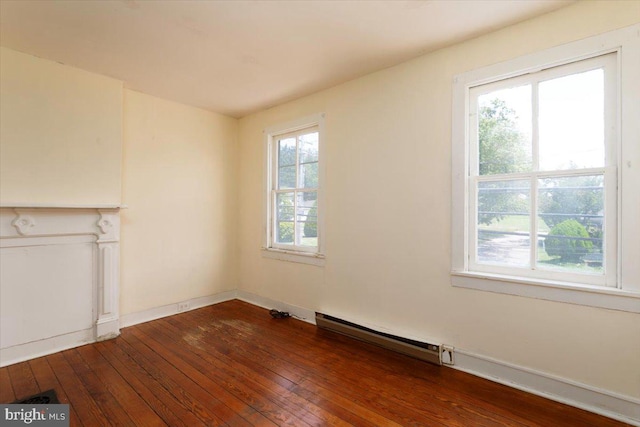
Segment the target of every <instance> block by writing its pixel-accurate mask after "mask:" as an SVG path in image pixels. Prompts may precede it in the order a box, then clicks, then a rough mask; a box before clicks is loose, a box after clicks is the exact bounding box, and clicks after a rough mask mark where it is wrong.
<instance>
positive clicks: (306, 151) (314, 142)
mask: <svg viewBox="0 0 640 427" xmlns="http://www.w3.org/2000/svg"><path fill="white" fill-rule="evenodd" d="M299 144H300V145H299V148H298V149H299V155H300V163H307V162H317V161H318V132H313V133H307V134H304V135H300V138H299Z"/></svg>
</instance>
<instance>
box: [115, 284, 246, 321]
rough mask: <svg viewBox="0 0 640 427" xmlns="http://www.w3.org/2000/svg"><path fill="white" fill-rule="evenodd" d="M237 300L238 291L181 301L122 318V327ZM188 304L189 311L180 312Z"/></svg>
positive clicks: (122, 316)
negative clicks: (179, 306) (179, 305)
mask: <svg viewBox="0 0 640 427" xmlns="http://www.w3.org/2000/svg"><path fill="white" fill-rule="evenodd" d="M233 299H236V291H235V290H233V291H225V292H220V293H218V294H214V295H207V296H204V297H199V298H192V299H189V300H186V301H179V302H175V303H173V304H167V305H163V306H160V307H154V308H150V309H149V310H143V311H138V312H135V313H129V314H125V315H121V316H120V327H121V328H126V327H127V326H133V325H137V324H139V323H145V322H150V321H152V320H156V319H160V318H162V317H168V316H173V315H174V314H178V313H186V312H187V311H191V310H195V309H197V308H202V307H206V306H208V305H213V304H218V303H221V302H225V301H230V300H233ZM183 303H187V304H189V308H188V309H187V310H182V311H178V304H183Z"/></svg>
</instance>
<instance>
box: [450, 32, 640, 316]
mask: <svg viewBox="0 0 640 427" xmlns="http://www.w3.org/2000/svg"><path fill="white" fill-rule="evenodd" d="M639 52H640V25H633V26H630V27H627V28H623V29H620V30H615V31H612V32H609V33H605V34H602V35H598V36H594V37H590V38H587V39H583V40H579V41H576V42H572V43H568V44H566V45H562V46H558V47H554V48H551V49H547V50H544V51H541V52H537V53H533V54H530V55H526V56H523V57H519V58H515V59H512V60H508V61H505V62H502V63H498V64H494V65H489V66H486V67H482V68H479V69H476V70H472V71H469V72H466V73H463V74H460V75H457V76H455V78H454V83H453V117H452V126H453V128H452V218H451V220H452V222H451V225H452V227H451V238H452V257H451V282H452V285H453V286H455V287H463V288H470V289H476V290H483V291H490V292H497V293H505V294H511V295H519V296H526V297H533V298H539V299H546V300H552V301H560V302H567V303H574V304H580V305H587V306H595V307H604V308H610V309H616V310H622V311H630V312H636V313H640V266H639V264H640V263H639V262H637V260H638V259H640V243H638V241H640V225H639V224H637V222H638V221H637V219H634V218H639V217H640V194H638V193H640V191H638V188H637V184H635V186H636V187H635V191H634V188H633V185H634V184H633V183H634V182H640V170H639V166H640V165H638V164H637V163H638V159H640V148H638V147H637V145H640V144H637V141H638V140H640V125H639V124H638V120H637V119H634V112H635V114H637V113H638V111H640V102H639V99H638V97H637V96H633V94H634V93H640V92H639V91H640V83H639V82H638V81H635V80H634V78H633V76H637V75H640V55H638V53H639ZM610 53H615V55H616V59H615V60H616V63H617V70H616V78H617V83H616V91H617V101H616V103H617V111H618V114H617V117H615V118H614V119H613V120H614V121H615V124H616V126H617V130H618V132H617V134H616V135H615V142H614V149H615V152H614V153H613V155H614V156H615V159H616V160H617V161H616V162H615V163H616V164H617V165H618V171H617V172H618V173H617V179H615V180H613V183H614V184H616V187H617V188H616V189H615V191H614V193H615V194H616V198H615V200H613V201H612V200H610V199H609V200H605V204H608V203H615V204H616V207H617V209H616V215H615V218H611V219H612V220H615V222H616V223H617V226H616V227H615V230H614V231H613V232H614V233H615V234H616V240H617V242H616V245H615V247H614V248H613V250H612V253H611V255H613V254H614V253H615V254H616V255H617V256H616V259H615V262H614V265H613V268H612V270H613V273H615V277H614V278H613V280H614V282H615V283H614V284H615V286H603V285H599V284H594V283H585V282H587V281H580V282H570V281H568V280H567V278H566V277H562V275H560V276H558V275H556V274H551V275H547V276H546V277H540V276H538V277H532V276H530V275H522V274H518V273H514V272H513V271H504V270H499V269H498V270H496V269H480V270H482V271H479V270H478V269H477V268H474V266H473V264H472V263H470V256H469V255H470V250H471V249H472V248H470V244H469V242H470V239H469V233H470V230H471V229H472V228H473V227H470V222H471V218H472V215H473V214H474V213H475V212H472V210H473V208H474V207H473V206H472V205H473V203H471V202H470V200H471V197H470V191H471V190H472V189H473V187H472V186H471V185H470V178H471V177H472V175H471V165H472V163H471V162H472V159H473V157H472V156H473V155H474V154H475V153H473V152H472V150H471V148H472V147H471V143H470V132H471V129H470V126H469V119H468V118H469V114H470V107H469V106H470V101H471V96H470V91H471V90H472V88H474V87H479V86H483V85H489V84H493V83H495V82H500V81H503V80H506V79H513V78H518V77H519V76H526V75H528V74H531V73H539V72H544V71H545V70H549V69H553V68H556V67H560V66H566V65H567V64H573V63H578V62H579V61H584V60H589V59H591V58H596V57H599V56H602V55H606V54H610ZM605 114H607V112H605ZM634 144H635V145H636V146H634ZM609 154H612V153H611V152H607V155H609ZM632 160H633V162H632ZM611 168H612V167H611V166H610V165H605V167H604V168H603V169H604V170H605V172H604V173H605V174H608V176H611V174H612V173H613V174H615V170H612V169H611ZM609 180H610V179H609ZM610 181H611V180H610ZM474 197H475V195H474ZM611 232H612V231H611V230H609V233H611ZM634 239H635V240H634ZM607 249H608V250H611V248H607ZM634 260H635V261H634ZM609 267H612V266H609ZM610 270H611V268H610ZM558 277H560V278H558ZM607 279H608V280H611V277H608V278H607ZM573 280H575V278H574V279H573Z"/></svg>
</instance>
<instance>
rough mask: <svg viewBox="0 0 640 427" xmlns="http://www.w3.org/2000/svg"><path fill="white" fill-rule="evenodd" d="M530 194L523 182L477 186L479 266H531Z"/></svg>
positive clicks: (525, 182)
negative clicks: (483, 264)
mask: <svg viewBox="0 0 640 427" xmlns="http://www.w3.org/2000/svg"><path fill="white" fill-rule="evenodd" d="M530 192H531V190H530V183H529V181H526V180H518V181H515V180H514V181H489V182H480V183H479V184H478V227H477V230H478V231H477V239H478V240H477V241H478V248H477V260H478V262H479V263H491V264H502V265H506V266H514V267H523V266H528V265H529V264H530V235H531V233H530V215H529V206H530V199H531V198H530Z"/></svg>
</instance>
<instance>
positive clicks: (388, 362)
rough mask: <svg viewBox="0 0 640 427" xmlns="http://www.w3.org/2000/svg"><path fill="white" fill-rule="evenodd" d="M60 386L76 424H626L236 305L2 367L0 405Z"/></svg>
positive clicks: (186, 315) (212, 308) (190, 314)
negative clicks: (275, 318)
mask: <svg viewBox="0 0 640 427" xmlns="http://www.w3.org/2000/svg"><path fill="white" fill-rule="evenodd" d="M52 388H53V389H55V390H56V392H57V393H58V397H59V398H60V400H61V402H62V403H70V408H71V425H72V426H103V425H104V426H108V425H115V426H164V425H167V426H190V427H191V426H201V425H213V426H219V425H229V426H253V425H256V426H283V425H288V426H372V427H378V426H464V427H469V426H522V427H524V426H528V427H532V426H544V427H550V426H563V427H564V426H581V427H582V426H603V427H604V426H623V425H625V424H623V423H619V422H617V421H614V420H611V419H608V418H605V417H601V416H598V415H595V414H592V413H589V412H586V411H582V410H579V409H576V408H572V407H569V406H566V405H562V404H560V403H556V402H552V401H549V400H546V399H543V398H541V397H537V396H534V395H530V394H527V393H524V392H521V391H518V390H515V389H512V388H509V387H506V386H502V385H499V384H496V383H492V382H490V381H487V380H483V379H480V378H477V377H474V376H472V375H469V374H465V373H462V372H459V371H456V370H453V369H448V368H445V367H438V366H435V365H430V364H428V363H425V362H421V361H419V360H415V359H412V358H409V357H406V356H403V355H400V354H396V353H393V352H390V351H387V350H384V349H380V348H378V347H375V346H372V345H368V344H364V343H361V342H359V341H355V340H352V339H350V338H347V337H344V336H341V335H338V334H334V333H331V332H327V331H323V330H320V329H317V328H316V327H315V326H312V325H309V324H307V323H304V322H300V321H297V320H294V319H283V320H274V319H271V317H270V316H269V314H268V312H267V310H264V309H261V308H257V307H255V306H252V305H250V304H247V303H244V302H241V301H230V302H225V303H222V304H218V305H214V306H210V307H206V308H202V309H199V310H194V311H191V312H188V313H184V314H179V315H176V316H172V317H168V318H164V319H160V320H156V321H153V322H149V323H145V324H141V325H137V326H133V327H130V328H126V329H123V330H122V335H121V336H120V337H118V338H116V339H114V340H110V341H105V342H101V343H96V344H90V345H86V346H83V347H79V348H76V349H72V350H67V351H63V352H61V353H57V354H53V355H50V356H46V357H42V358H39V359H35V360H31V361H29V362H23V363H18V364H15V365H12V366H9V367H6V368H2V369H0V402H2V403H9V402H12V401H15V400H16V399H21V398H24V397H27V396H29V395H32V394H35V393H38V392H40V391H45V390H48V389H52Z"/></svg>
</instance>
